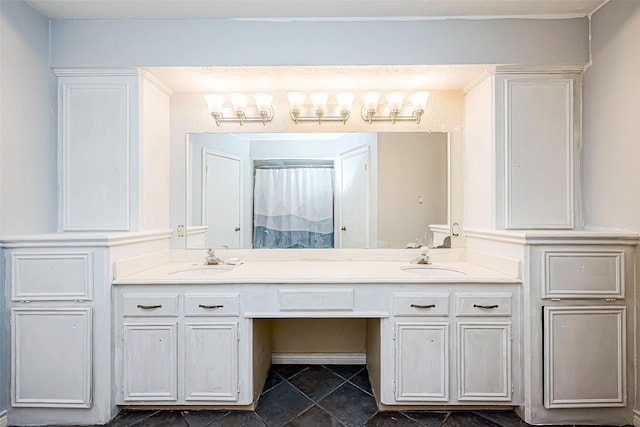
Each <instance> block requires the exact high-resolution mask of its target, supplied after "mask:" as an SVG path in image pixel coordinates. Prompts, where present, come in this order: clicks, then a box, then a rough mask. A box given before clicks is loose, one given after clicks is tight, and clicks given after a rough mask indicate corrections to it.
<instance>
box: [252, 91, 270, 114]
mask: <svg viewBox="0 0 640 427" xmlns="http://www.w3.org/2000/svg"><path fill="white" fill-rule="evenodd" d="M253 99H254V100H255V101H256V108H257V109H258V111H259V112H266V111H269V110H271V103H272V102H273V95H269V94H268V93H256V94H254V95H253Z"/></svg>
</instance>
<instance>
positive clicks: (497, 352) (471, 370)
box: [455, 293, 513, 402]
mask: <svg viewBox="0 0 640 427" xmlns="http://www.w3.org/2000/svg"><path fill="white" fill-rule="evenodd" d="M512 305H513V303H512V295H511V294H510V293H458V294H456V301H455V316H456V333H457V342H456V349H457V351H456V353H457V356H458V369H457V373H458V396H457V397H458V400H460V401H466V400H471V401H483V402H493V401H495V402H500V401H506V402H509V401H511V394H512V392H513V383H512V379H511V375H512V370H511V358H512V355H513V351H512V346H511V341H512V339H513V322H512V318H511V314H512Z"/></svg>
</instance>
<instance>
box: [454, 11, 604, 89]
mask: <svg viewBox="0 0 640 427" xmlns="http://www.w3.org/2000/svg"><path fill="white" fill-rule="evenodd" d="M607 1H608V0H607ZM584 70H585V66H584V65H581V64H564V65H543V66H535V65H499V66H497V67H493V68H489V69H487V70H486V71H484V72H483V73H482V74H480V75H479V76H478V77H476V78H475V79H473V80H472V81H471V82H469V83H468V84H467V85H466V86H465V87H464V88H462V92H463V93H465V94H466V93H467V92H469V91H470V90H472V89H473V88H475V87H476V86H478V85H479V84H480V83H482V82H483V81H484V80H485V79H487V78H489V77H491V76H495V75H496V74H498V73H499V74H537V75H544V74H581V73H582V72H583V71H584Z"/></svg>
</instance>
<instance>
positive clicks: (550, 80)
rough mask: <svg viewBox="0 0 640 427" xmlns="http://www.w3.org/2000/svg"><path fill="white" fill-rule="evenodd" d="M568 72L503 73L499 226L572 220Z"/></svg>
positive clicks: (563, 223)
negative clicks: (502, 184)
mask: <svg viewBox="0 0 640 427" xmlns="http://www.w3.org/2000/svg"><path fill="white" fill-rule="evenodd" d="M574 85H575V80H574V79H573V78H572V77H544V78H541V77H540V76H535V77H527V76H518V77H513V76H511V77H508V78H507V79H506V80H505V83H504V91H505V93H504V109H505V113H504V120H505V123H504V134H503V135H504V150H505V163H504V166H505V216H506V218H505V224H504V225H505V228H507V229H509V228H511V229H514V228H515V229H521V228H545V229H547V228H566V229H570V228H573V226H574V212H573V209H574V175H575V171H574V168H575V161H574V134H573V132H574V124H575V123H574V119H578V120H579V112H578V113H576V112H574V102H575V103H576V105H579V104H577V101H576V100H575V96H579V95H578V93H577V92H576V91H575V90H574Z"/></svg>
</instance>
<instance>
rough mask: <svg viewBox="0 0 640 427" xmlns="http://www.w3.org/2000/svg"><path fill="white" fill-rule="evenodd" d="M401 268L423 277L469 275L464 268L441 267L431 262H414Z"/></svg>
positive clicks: (442, 277)
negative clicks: (430, 263)
mask: <svg viewBox="0 0 640 427" xmlns="http://www.w3.org/2000/svg"><path fill="white" fill-rule="evenodd" d="M400 269H401V270H403V271H406V272H407V273H411V274H417V275H420V276H423V277H433V278H438V279H449V278H455V277H464V276H466V275H467V273H465V272H464V271H462V270H456V269H455V268H450V267H439V266H434V265H429V264H412V265H405V266H402V267H400Z"/></svg>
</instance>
